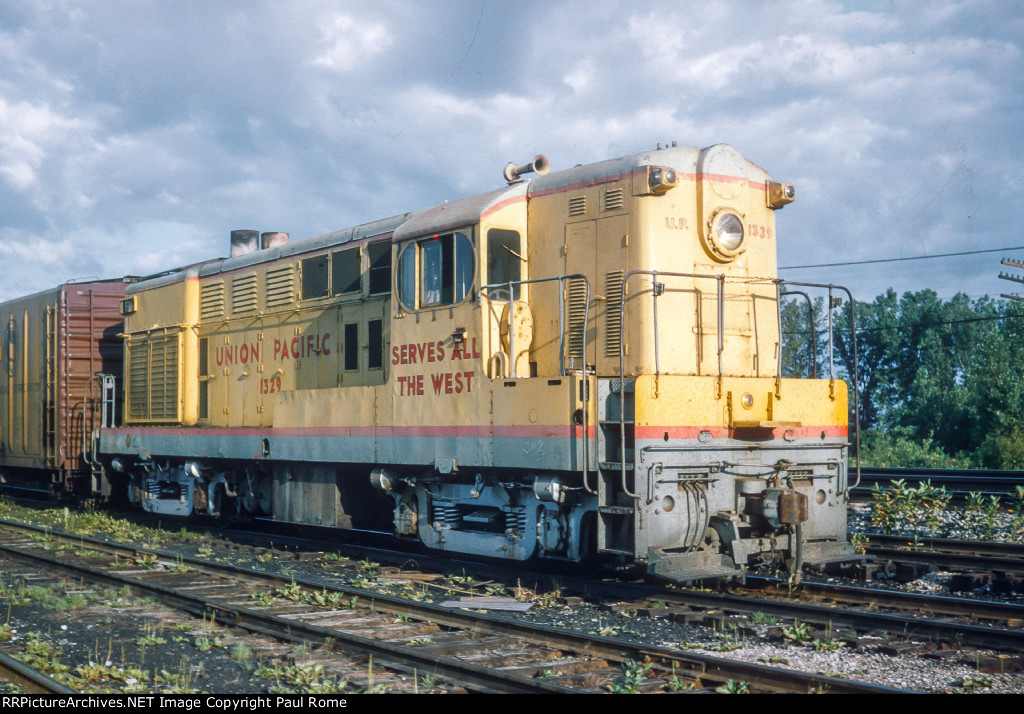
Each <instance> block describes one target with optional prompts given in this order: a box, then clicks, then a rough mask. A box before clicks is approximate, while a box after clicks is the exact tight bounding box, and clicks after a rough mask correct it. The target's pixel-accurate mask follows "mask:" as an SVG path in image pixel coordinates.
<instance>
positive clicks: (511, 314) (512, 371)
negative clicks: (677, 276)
mask: <svg viewBox="0 0 1024 714" xmlns="http://www.w3.org/2000/svg"><path fill="white" fill-rule="evenodd" d="M555 280H557V281H558V340H559V352H558V374H559V376H561V377H564V376H566V369H565V352H566V342H565V298H564V296H563V287H562V284H563V283H564V281H566V280H582V281H583V284H584V286H585V287H586V291H585V301H584V303H583V370H582V374H583V469H582V477H583V488H584V490H585V491H586V492H587V493H589V494H591V495H596V494H597V491H596V490H593V489H591V488H590V485H589V484H588V483H587V474H588V473H589V472H590V433H589V432H590V425H589V420H590V384H589V381H588V379H589V376H588V373H587V324H588V323H589V322H590V280H589V279H588V278H587V276H586V275H583V274H582V273H570V274H566V275H557V276H554V277H551V278H534V279H532V280H509V281H508V282H505V283H492V284H489V285H483V286H481V287H480V292H479V293H478V296H477V304H478V305H481V304H483V300H484V298H485V296H484V292H485V291H490V290H498V289H507V290H508V352H509V377H511V378H512V379H516V378H517V375H516V350H515V339H516V338H515V329H514V328H515V290H514V287H515V286H517V285H533V284H535V283H549V282H552V281H555ZM486 299H487V300H488V301H491V298H490V297H487V298H486ZM494 302H497V301H494ZM499 319H500V318H499ZM570 426H571V425H570Z"/></svg>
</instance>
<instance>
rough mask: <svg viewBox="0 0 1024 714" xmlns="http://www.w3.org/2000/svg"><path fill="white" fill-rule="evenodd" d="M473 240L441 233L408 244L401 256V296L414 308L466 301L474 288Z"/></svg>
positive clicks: (406, 304) (399, 276)
mask: <svg viewBox="0 0 1024 714" xmlns="http://www.w3.org/2000/svg"><path fill="white" fill-rule="evenodd" d="M474 275H475V270H474V257H473V243H472V242H471V241H470V239H469V237H468V236H467V235H466V234H465V233H461V232H455V233H440V234H437V235H434V236H431V237H429V238H424V239H420V240H416V241H410V242H408V243H406V244H405V245H404V246H403V248H402V252H401V254H400V256H399V259H398V297H399V299H400V300H401V301H402V304H403V305H404V306H405V307H406V308H407V309H410V310H415V309H418V308H429V307H437V306H444V305H454V304H457V303H460V302H462V301H463V300H464V299H465V298H466V297H467V296H469V295H470V293H471V292H472V288H473V278H474Z"/></svg>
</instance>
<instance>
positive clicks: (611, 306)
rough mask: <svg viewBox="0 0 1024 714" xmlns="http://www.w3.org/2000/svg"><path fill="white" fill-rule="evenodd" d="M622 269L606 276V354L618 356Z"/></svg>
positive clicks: (620, 332) (620, 343) (620, 333)
mask: <svg viewBox="0 0 1024 714" xmlns="http://www.w3.org/2000/svg"><path fill="white" fill-rule="evenodd" d="M623 275H624V273H623V272H622V271H621V270H613V271H612V272H610V273H608V274H606V275H605V276H604V294H605V298H606V299H607V301H606V302H605V305H606V307H607V312H606V313H605V323H604V356H605V357H618V356H619V349H620V347H621V345H622V278H623Z"/></svg>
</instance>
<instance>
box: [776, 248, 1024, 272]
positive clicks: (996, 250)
mask: <svg viewBox="0 0 1024 714" xmlns="http://www.w3.org/2000/svg"><path fill="white" fill-rule="evenodd" d="M1014 250H1024V246H1016V247H1013V248H993V249H992V250H965V251H963V252H961V253H939V254H937V255H915V256H912V257H909V258H878V259H876V260H855V261H851V262H849V263H819V264H818V265H785V266H782V267H780V268H779V270H799V269H801V268H836V267H839V266H842V265H869V264H871V263H898V262H900V261H904V260H929V259H931V258H953V257H956V256H960V255H980V254H981V253H1009V252H1010V251H1014Z"/></svg>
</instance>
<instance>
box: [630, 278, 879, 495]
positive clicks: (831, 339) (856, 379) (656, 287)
mask: <svg viewBox="0 0 1024 714" xmlns="http://www.w3.org/2000/svg"><path fill="white" fill-rule="evenodd" d="M637 275H648V276H651V284H652V291H651V295H652V307H651V309H652V312H653V317H654V325H653V329H654V364H655V376H656V377H660V375H661V360H660V354H659V350H660V342H659V333H660V330H659V326H658V297H659V296H661V295H663V294H664V292H665V284H664V283H663V282H659V280H658V278H659V277H662V278H664V277H673V278H691V279H695V280H715V281H716V287H717V295H716V303H717V324H716V331H717V335H718V380H717V394H716V396H717V397H718V398H720V397H721V395H722V381H723V378H724V374H725V373H724V368H723V365H722V356H723V353H724V351H725V329H724V326H725V279H726V276H725V275H723V274H707V273H675V272H660V271H657V270H631V271H630V272H628V273H626V275H625V276H624V277H623V279H622V287H621V294H620V296H619V324H621V325H623V326H625V325H626V295H627V291H628V286H629V280H630V278H632V277H634V276H637ZM737 280H738V281H739V280H742V281H744V282H768V281H769V280H770V282H772V283H773V284H774V285H775V294H776V303H775V309H776V313H777V321H778V323H779V335H778V339H779V343H777V345H781V339H782V330H781V320H782V303H781V296H782V295H783V294H804V293H796V292H794V293H788V292H787V293H782V292H781V289H782V288H783V287H784V286H787V285H793V286H797V287H805V288H818V289H824V290H828V298H829V301H828V304H829V307H828V313H829V315H828V344H829V381H830V383H831V384H830V389H834V382H835V362H834V343H835V336H834V333H833V326H832V309H833V307H835V306H837V304H836V302H835V297H834V295H833V291H835V290H842V291H843V292H845V293H846V296H847V299H848V301H849V303H850V331H851V335H852V340H853V341H852V346H853V384H854V386H853V405H854V420H853V421H854V424H853V427H854V447H855V449H856V452H857V462H856V463H857V481H856V483H855V484H854V486H853V488H856V487H857V485H859V484H860V472H861V469H860V395H859V385H860V373H859V362H858V355H857V323H856V304H855V302H854V300H853V295H852V294H851V293H850V291H849V290H848V289H847V288H845V287H842V286H839V285H832V284H831V283H829V284H823V283H804V282H795V281H789V280H782V279H779V278H773V279H767V278H764V279H757V278H740V279H737ZM804 296H805V297H807V299H808V303H810V297H808V296H807V295H806V294H804ZM812 318H813V309H812ZM812 328H813V320H812ZM624 333H625V330H624ZM814 341H815V338H814V336H813V335H812V343H813V342H814ZM625 344H626V340H625V339H621V340H619V385H620V386H619V388H620V389H622V388H623V385H624V384H625V380H626V352H625ZM814 349H815V353H814V364H815V366H814V376H815V378H817V347H816V346H815V348H814ZM778 352H779V353H778V355H777V366H776V379H777V380H781V375H782V372H781V369H782V351H781V346H779V350H778ZM698 369H699V363H698ZM777 383H778V382H777ZM620 399H621V396H620ZM625 419H626V417H625V410H624V409H622V408H620V409H619V439H620V442H619V446H620V471H621V485H622V491H623V493H625V494H626V495H628V496H630V497H631V498H633V499H635V500H636V499H639V495H638V494H635V493H633V492H631V491H630V490H629V489H628V487H627V485H626V471H627V469H626V436H625ZM849 488H850V486H849V480H847V491H848V490H849Z"/></svg>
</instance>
